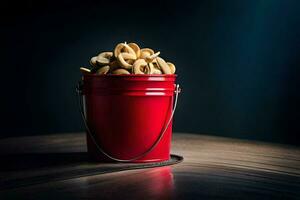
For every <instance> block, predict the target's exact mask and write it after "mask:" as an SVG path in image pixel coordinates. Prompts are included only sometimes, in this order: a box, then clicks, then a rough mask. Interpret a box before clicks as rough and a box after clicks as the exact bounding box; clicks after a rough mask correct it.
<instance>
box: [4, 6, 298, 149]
mask: <svg viewBox="0 0 300 200" xmlns="http://www.w3.org/2000/svg"><path fill="white" fill-rule="evenodd" d="M299 10H300V1H296V0H295V1H293V0H285V1H284V0H261V1H259V0H243V1H240V0H236V1H233V0H232V1H230V0H229V1H225V0H224V1H221V0H220V1H217V0H206V1H203V0H200V1H194V2H192V1H162V2H158V1H157V2H155V1H135V2H134V1H133V2H132V1H130V2H127V1H66V0H61V1H28V0H27V1H22V2H18V1H8V2H5V3H3V2H2V4H1V20H0V21H1V57H2V66H1V75H2V76H1V86H2V94H1V96H2V98H1V99H2V100H1V101H4V103H2V108H1V115H2V117H3V119H2V120H1V137H7V136H22V135H29V134H47V133H54V132H55V133H56V132H79V131H83V124H82V122H81V119H80V115H79V113H78V110H77V104H76V96H75V91H74V89H75V84H76V82H77V80H78V79H79V78H80V73H79V67H80V66H83V65H87V64H88V61H89V59H90V57H92V56H93V55H96V54H97V53H99V52H101V51H107V50H111V49H113V47H114V46H115V45H116V44H117V43H119V42H124V41H127V42H132V41H134V42H136V43H138V44H140V46H142V47H146V46H147V47H151V48H153V49H156V50H159V51H161V52H162V57H164V58H166V60H169V61H172V62H173V63H175V64H176V66H177V73H178V75H179V76H178V83H180V84H181V86H182V87H183V93H182V95H181V96H180V101H179V106H178V110H177V113H176V116H175V124H174V129H175V131H177V132H178V131H180V132H196V133H205V134H213V135H221V136H228V137H238V138H247V139H258V140H264V141H272V142H279V143H289V144H298V145H299V144H300V141H299V140H297V136H298V134H299V132H300V131H299V130H300V128H299V124H300V116H299V111H300V110H299V105H298V104H299V100H300V99H299V85H300V84H299V83H300V79H299V75H300V74H299V64H300V59H299V47H300V45H299V42H300V38H299V36H300V27H299V25H300V17H299Z"/></svg>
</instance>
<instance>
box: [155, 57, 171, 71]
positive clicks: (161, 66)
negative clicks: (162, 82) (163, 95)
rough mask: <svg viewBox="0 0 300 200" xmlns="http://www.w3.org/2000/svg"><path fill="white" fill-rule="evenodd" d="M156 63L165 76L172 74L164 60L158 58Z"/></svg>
mask: <svg viewBox="0 0 300 200" xmlns="http://www.w3.org/2000/svg"><path fill="white" fill-rule="evenodd" d="M156 61H157V63H158V65H159V67H160V69H161V70H162V72H163V73H164V74H171V69H170V67H169V65H168V64H167V63H166V61H165V60H164V59H162V58H161V57H157V58H156Z"/></svg>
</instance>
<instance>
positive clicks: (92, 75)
mask: <svg viewBox="0 0 300 200" xmlns="http://www.w3.org/2000/svg"><path fill="white" fill-rule="evenodd" d="M83 76H84V77H177V74H84V75H83Z"/></svg>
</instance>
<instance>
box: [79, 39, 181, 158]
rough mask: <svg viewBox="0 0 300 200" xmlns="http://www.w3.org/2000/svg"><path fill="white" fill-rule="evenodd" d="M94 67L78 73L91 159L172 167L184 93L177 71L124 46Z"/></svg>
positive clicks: (102, 57) (152, 56) (134, 47)
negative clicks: (176, 123)
mask: <svg viewBox="0 0 300 200" xmlns="http://www.w3.org/2000/svg"><path fill="white" fill-rule="evenodd" d="M90 65H91V69H88V68H86V67H81V68H80V71H81V72H82V75H83V77H82V80H81V81H80V82H79V84H78V86H77V92H78V98H79V105H80V111H81V115H82V118H83V121H84V124H85V127H86V132H87V148H88V153H89V155H90V156H91V158H93V159H94V160H97V161H102V162H103V161H104V162H111V161H117V162H162V161H168V160H169V159H170V148H171V137H172V121H173V115H174V112H175V109H176V105H177V99H178V94H179V93H180V87H179V85H178V84H175V80H176V74H175V71H176V68H175V65H174V64H173V63H171V62H166V61H165V60H164V59H163V58H161V57H160V52H159V51H158V52H154V51H153V50H152V49H150V48H142V49H141V48H140V47H139V46H138V45H137V44H136V43H128V44H127V43H126V42H124V43H119V44H118V45H116V47H115V49H114V50H113V52H109V51H108V52H102V53H100V54H99V55H97V56H94V57H92V58H91V60H90Z"/></svg>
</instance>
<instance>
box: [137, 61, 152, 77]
mask: <svg viewBox="0 0 300 200" xmlns="http://www.w3.org/2000/svg"><path fill="white" fill-rule="evenodd" d="M133 73H134V74H150V68H149V66H148V64H147V63H146V61H145V60H144V59H138V60H136V61H135V62H134V63H133Z"/></svg>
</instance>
